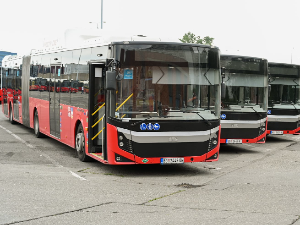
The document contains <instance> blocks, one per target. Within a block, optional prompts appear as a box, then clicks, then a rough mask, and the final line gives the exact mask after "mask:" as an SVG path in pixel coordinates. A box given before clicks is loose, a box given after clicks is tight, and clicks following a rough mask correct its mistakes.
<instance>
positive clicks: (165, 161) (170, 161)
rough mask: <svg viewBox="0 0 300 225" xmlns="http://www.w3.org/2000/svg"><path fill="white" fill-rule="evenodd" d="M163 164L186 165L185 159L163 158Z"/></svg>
mask: <svg viewBox="0 0 300 225" xmlns="http://www.w3.org/2000/svg"><path fill="white" fill-rule="evenodd" d="M160 163H161V164H174V163H184V158H161V159H160Z"/></svg>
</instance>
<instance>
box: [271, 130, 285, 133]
mask: <svg viewBox="0 0 300 225" xmlns="http://www.w3.org/2000/svg"><path fill="white" fill-rule="evenodd" d="M271 134H283V131H278V130H271Z"/></svg>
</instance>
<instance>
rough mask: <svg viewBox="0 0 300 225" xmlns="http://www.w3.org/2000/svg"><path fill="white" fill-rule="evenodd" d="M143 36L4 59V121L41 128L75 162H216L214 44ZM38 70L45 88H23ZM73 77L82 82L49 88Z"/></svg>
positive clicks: (217, 112) (217, 86) (217, 127)
mask: <svg viewBox="0 0 300 225" xmlns="http://www.w3.org/2000/svg"><path fill="white" fill-rule="evenodd" d="M144 38H145V37H144V36H131V37H128V38H125V39H122V40H120V38H118V39H116V40H114V39H109V40H108V39H105V41H104V39H101V38H99V39H98V42H96V41H93V42H89V43H92V44H86V43H87V42H85V45H84V47H81V46H79V47H72V48H71V47H70V48H68V47H65V48H63V49H61V50H57V49H56V50H53V51H52V50H49V49H48V50H47V51H38V52H33V53H32V54H31V55H26V56H24V57H23V58H22V62H21V64H15V62H14V60H15V58H13V57H8V58H6V59H5V62H4V64H3V65H6V62H11V64H13V65H15V66H14V67H13V68H11V67H4V70H5V71H7V72H8V73H6V74H7V75H6V76H3V79H4V80H5V82H4V83H5V84H6V85H4V87H3V88H4V89H5V90H6V91H7V96H6V99H7V101H6V102H5V104H3V108H2V110H3V112H4V114H5V115H6V116H7V117H8V118H9V119H10V121H11V122H12V123H14V122H15V121H17V122H19V123H21V124H24V125H25V126H28V127H31V128H33V129H34V132H35V135H36V137H41V136H43V135H47V136H49V137H52V138H54V139H56V140H58V141H60V142H62V143H64V144H66V145H69V146H71V147H73V148H75V149H76V150H77V155H78V157H79V159H80V160H81V161H87V160H89V159H90V158H93V159H95V160H98V161H100V162H102V163H106V164H113V165H118V164H168V163H187V162H202V161H215V160H217V159H218V156H219V147H220V105H221V101H220V96H221V95H220V91H221V89H220V80H221V75H220V54H219V49H218V48H215V47H210V46H205V45H198V44H186V43H177V42H161V41H149V38H148V39H144ZM133 40H134V41H133ZM66 65H73V68H74V69H64V68H65V67H66ZM18 71H19V72H18ZM17 74H19V78H21V81H22V82H21V84H22V87H21V89H22V92H11V91H9V90H17V89H18V88H19V87H17V85H16V79H18V77H17ZM37 78H41V79H46V80H47V81H48V82H47V85H48V87H47V88H46V90H48V91H45V90H44V91H32V90H31V89H32V88H30V86H31V85H30V81H31V80H37ZM72 80H76V81H78V83H82V84H83V87H84V91H82V92H81V91H80V92H78V93H76V92H75V93H74V92H66V91H53V90H62V85H63V86H65V85H66V86H68V85H70V86H71V84H72V82H71V81H72ZM64 81H70V82H64ZM9 82H10V84H11V85H8V83H9ZM66 88H70V87H66ZM16 99H17V100H18V101H16Z"/></svg>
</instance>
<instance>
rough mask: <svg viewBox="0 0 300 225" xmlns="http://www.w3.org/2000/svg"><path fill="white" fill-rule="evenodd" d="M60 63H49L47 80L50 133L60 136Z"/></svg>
mask: <svg viewBox="0 0 300 225" xmlns="http://www.w3.org/2000/svg"><path fill="white" fill-rule="evenodd" d="M60 68H61V66H60V65H53V64H52V65H51V80H50V82H49V110H50V112H49V117H50V134H51V135H53V136H55V137H57V138H60V88H61V87H60V83H61V82H60Z"/></svg>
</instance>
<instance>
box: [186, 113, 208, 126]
mask: <svg viewBox="0 0 300 225" xmlns="http://www.w3.org/2000/svg"><path fill="white" fill-rule="evenodd" d="M183 113H196V114H197V115H198V116H200V117H201V119H202V120H203V121H204V122H205V123H206V124H207V125H209V126H211V122H209V121H208V120H207V119H205V118H204V117H203V116H201V115H200V113H198V112H183Z"/></svg>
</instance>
